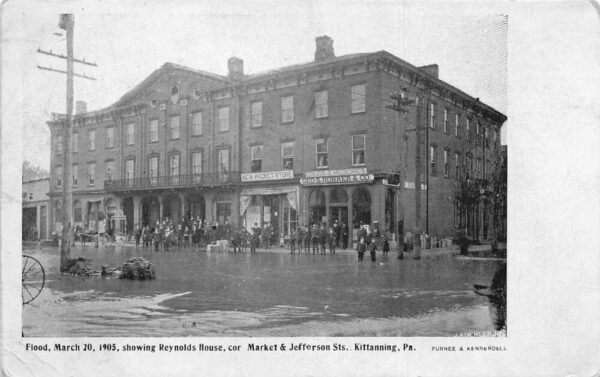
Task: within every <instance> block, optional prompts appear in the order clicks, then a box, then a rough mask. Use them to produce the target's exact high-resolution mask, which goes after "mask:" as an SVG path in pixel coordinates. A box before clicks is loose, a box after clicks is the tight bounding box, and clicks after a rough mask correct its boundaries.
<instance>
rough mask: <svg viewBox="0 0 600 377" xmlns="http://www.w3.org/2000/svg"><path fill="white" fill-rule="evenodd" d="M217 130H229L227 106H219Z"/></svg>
mask: <svg viewBox="0 0 600 377" xmlns="http://www.w3.org/2000/svg"><path fill="white" fill-rule="evenodd" d="M219 131H229V106H223V107H219Z"/></svg>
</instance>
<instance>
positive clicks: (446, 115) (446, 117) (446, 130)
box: [444, 109, 448, 132]
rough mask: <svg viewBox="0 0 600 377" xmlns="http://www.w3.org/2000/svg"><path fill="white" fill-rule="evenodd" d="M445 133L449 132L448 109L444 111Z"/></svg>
mask: <svg viewBox="0 0 600 377" xmlns="http://www.w3.org/2000/svg"><path fill="white" fill-rule="evenodd" d="M444 132H448V109H444Z"/></svg>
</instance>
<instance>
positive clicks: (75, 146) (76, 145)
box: [71, 132, 79, 152]
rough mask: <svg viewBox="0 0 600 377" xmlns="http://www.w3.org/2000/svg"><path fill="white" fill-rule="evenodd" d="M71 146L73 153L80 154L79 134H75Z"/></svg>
mask: <svg viewBox="0 0 600 377" xmlns="http://www.w3.org/2000/svg"><path fill="white" fill-rule="evenodd" d="M71 144H72V147H71V148H72V150H73V152H79V134H78V133H76V132H75V133H73V137H72V139H71Z"/></svg>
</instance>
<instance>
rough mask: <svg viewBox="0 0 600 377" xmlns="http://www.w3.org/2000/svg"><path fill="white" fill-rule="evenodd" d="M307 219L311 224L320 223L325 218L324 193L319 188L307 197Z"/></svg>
mask: <svg viewBox="0 0 600 377" xmlns="http://www.w3.org/2000/svg"><path fill="white" fill-rule="evenodd" d="M308 208H309V221H310V223H311V224H316V225H320V224H321V223H322V222H323V221H324V218H325V214H326V213H327V212H326V207H325V194H324V193H323V191H321V190H314V191H313V192H311V193H310V196H309V199H308Z"/></svg>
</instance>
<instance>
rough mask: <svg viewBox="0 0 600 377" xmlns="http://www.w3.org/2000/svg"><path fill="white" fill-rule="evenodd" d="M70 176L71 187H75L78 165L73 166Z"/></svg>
mask: <svg viewBox="0 0 600 377" xmlns="http://www.w3.org/2000/svg"><path fill="white" fill-rule="evenodd" d="M71 176H72V177H73V186H77V184H78V182H79V165H73V167H72V171H71Z"/></svg>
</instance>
